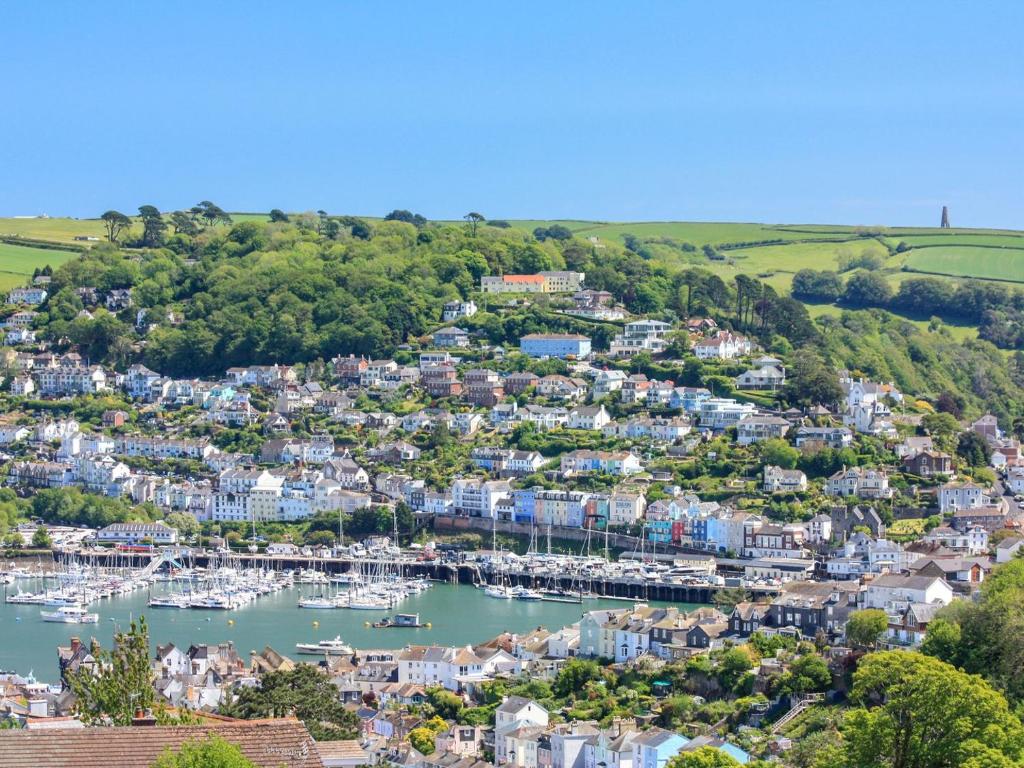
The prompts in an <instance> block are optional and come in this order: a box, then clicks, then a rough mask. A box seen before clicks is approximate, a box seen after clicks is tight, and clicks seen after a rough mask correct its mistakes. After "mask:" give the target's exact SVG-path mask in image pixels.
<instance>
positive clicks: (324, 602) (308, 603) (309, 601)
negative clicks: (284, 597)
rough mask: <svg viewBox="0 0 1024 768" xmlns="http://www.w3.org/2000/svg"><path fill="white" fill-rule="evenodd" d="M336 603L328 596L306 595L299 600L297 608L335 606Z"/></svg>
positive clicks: (336, 605)
mask: <svg viewBox="0 0 1024 768" xmlns="http://www.w3.org/2000/svg"><path fill="white" fill-rule="evenodd" d="M337 607H338V604H337V603H336V602H335V601H334V600H332V599H331V598H329V597H307V598H304V599H303V600H299V608H337Z"/></svg>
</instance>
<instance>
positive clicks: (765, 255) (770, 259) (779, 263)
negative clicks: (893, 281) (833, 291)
mask: <svg viewBox="0 0 1024 768" xmlns="http://www.w3.org/2000/svg"><path fill="white" fill-rule="evenodd" d="M864 251H868V252H870V253H871V254H875V255H878V256H880V257H882V258H886V257H888V255H889V252H888V251H887V250H886V249H885V248H884V247H883V246H882V245H881V243H879V242H878V241H877V240H857V241H851V242H836V243H793V244H789V245H767V246H761V247H758V248H741V249H737V250H731V251H725V252H724V254H725V257H726V261H725V262H709V264H708V268H709V269H711V270H712V271H713V272H715V273H717V274H718V275H720V276H721V277H722V279H724V280H729V279H732V278H734V277H735V276H736V275H740V274H743V275H753V276H757V277H760V278H761V279H763V280H764V281H765V282H766V283H768V284H769V285H770V286H772V287H773V288H775V290H777V291H780V290H781V291H784V292H785V291H788V290H789V285H790V282H791V281H792V279H793V274H794V273H795V272H797V271H798V270H801V269H833V270H834V269H837V268H838V261H839V257H840V256H841V255H844V254H845V255H850V256H855V255H859V254H861V253H863V252H864Z"/></svg>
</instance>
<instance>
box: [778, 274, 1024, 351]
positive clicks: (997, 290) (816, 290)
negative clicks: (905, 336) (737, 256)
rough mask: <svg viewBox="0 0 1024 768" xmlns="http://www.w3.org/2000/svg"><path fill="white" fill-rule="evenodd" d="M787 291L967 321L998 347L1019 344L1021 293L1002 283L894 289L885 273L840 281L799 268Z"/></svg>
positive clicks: (919, 282) (1022, 336)
mask: <svg viewBox="0 0 1024 768" xmlns="http://www.w3.org/2000/svg"><path fill="white" fill-rule="evenodd" d="M792 294H793V296H795V297H796V298H799V299H806V300H810V301H823V302H839V303H840V304H843V305H845V306H849V307H883V308H887V309H892V310H895V311H898V312H903V313H906V314H910V315H915V316H919V317H931V316H938V317H945V318H950V319H953V320H960V321H966V322H970V323H974V324H976V325H977V326H978V328H979V335H980V336H981V338H983V339H987V340H988V341H991V342H992V343H993V344H996V345H997V346H999V347H1003V348H1009V349H1019V348H1020V347H1021V346H1024V291H1022V290H1019V289H1016V290H1015V289H1012V288H1009V287H1007V286H1006V285H1005V284H1002V283H997V282H992V281H983V280H964V281H961V282H953V281H950V280H943V279H941V278H937V277H911V278H907V279H904V280H903V281H902V282H901V283H900V286H899V289H898V290H896V291H893V289H892V286H891V285H890V284H889V282H888V281H887V280H886V278H885V276H884V275H883V274H880V273H879V272H877V271H873V270H859V271H857V272H855V273H854V274H853V275H851V276H850V277H849V279H847V280H846V281H845V283H844V281H843V279H842V277H841V276H840V275H839V274H838V273H836V272H832V271H828V270H821V271H819V270H814V269H801V270H800V271H798V272H797V273H796V274H795V275H794V276H793V284H792Z"/></svg>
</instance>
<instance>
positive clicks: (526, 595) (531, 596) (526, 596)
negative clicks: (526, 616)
mask: <svg viewBox="0 0 1024 768" xmlns="http://www.w3.org/2000/svg"><path fill="white" fill-rule="evenodd" d="M512 592H513V596H514V597H515V599H516V600H530V601H534V600H543V599H544V595H542V594H541V593H540V592H538V591H537V590H535V589H527V588H526V587H515V588H514V589H513V590H512Z"/></svg>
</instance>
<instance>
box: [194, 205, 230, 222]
mask: <svg viewBox="0 0 1024 768" xmlns="http://www.w3.org/2000/svg"><path fill="white" fill-rule="evenodd" d="M190 212H191V213H192V215H193V216H196V217H197V218H198V219H200V220H202V221H203V222H204V223H205V224H206V226H208V227H213V226H216V225H217V224H230V223H231V216H230V214H228V213H227V212H226V211H225V210H224V209H223V208H221V207H220V206H219V205H216V204H215V203H211V202H210V201H209V200H203V201H202V202H201V203H199V204H198V205H194V206H192V208H191V209H190Z"/></svg>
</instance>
